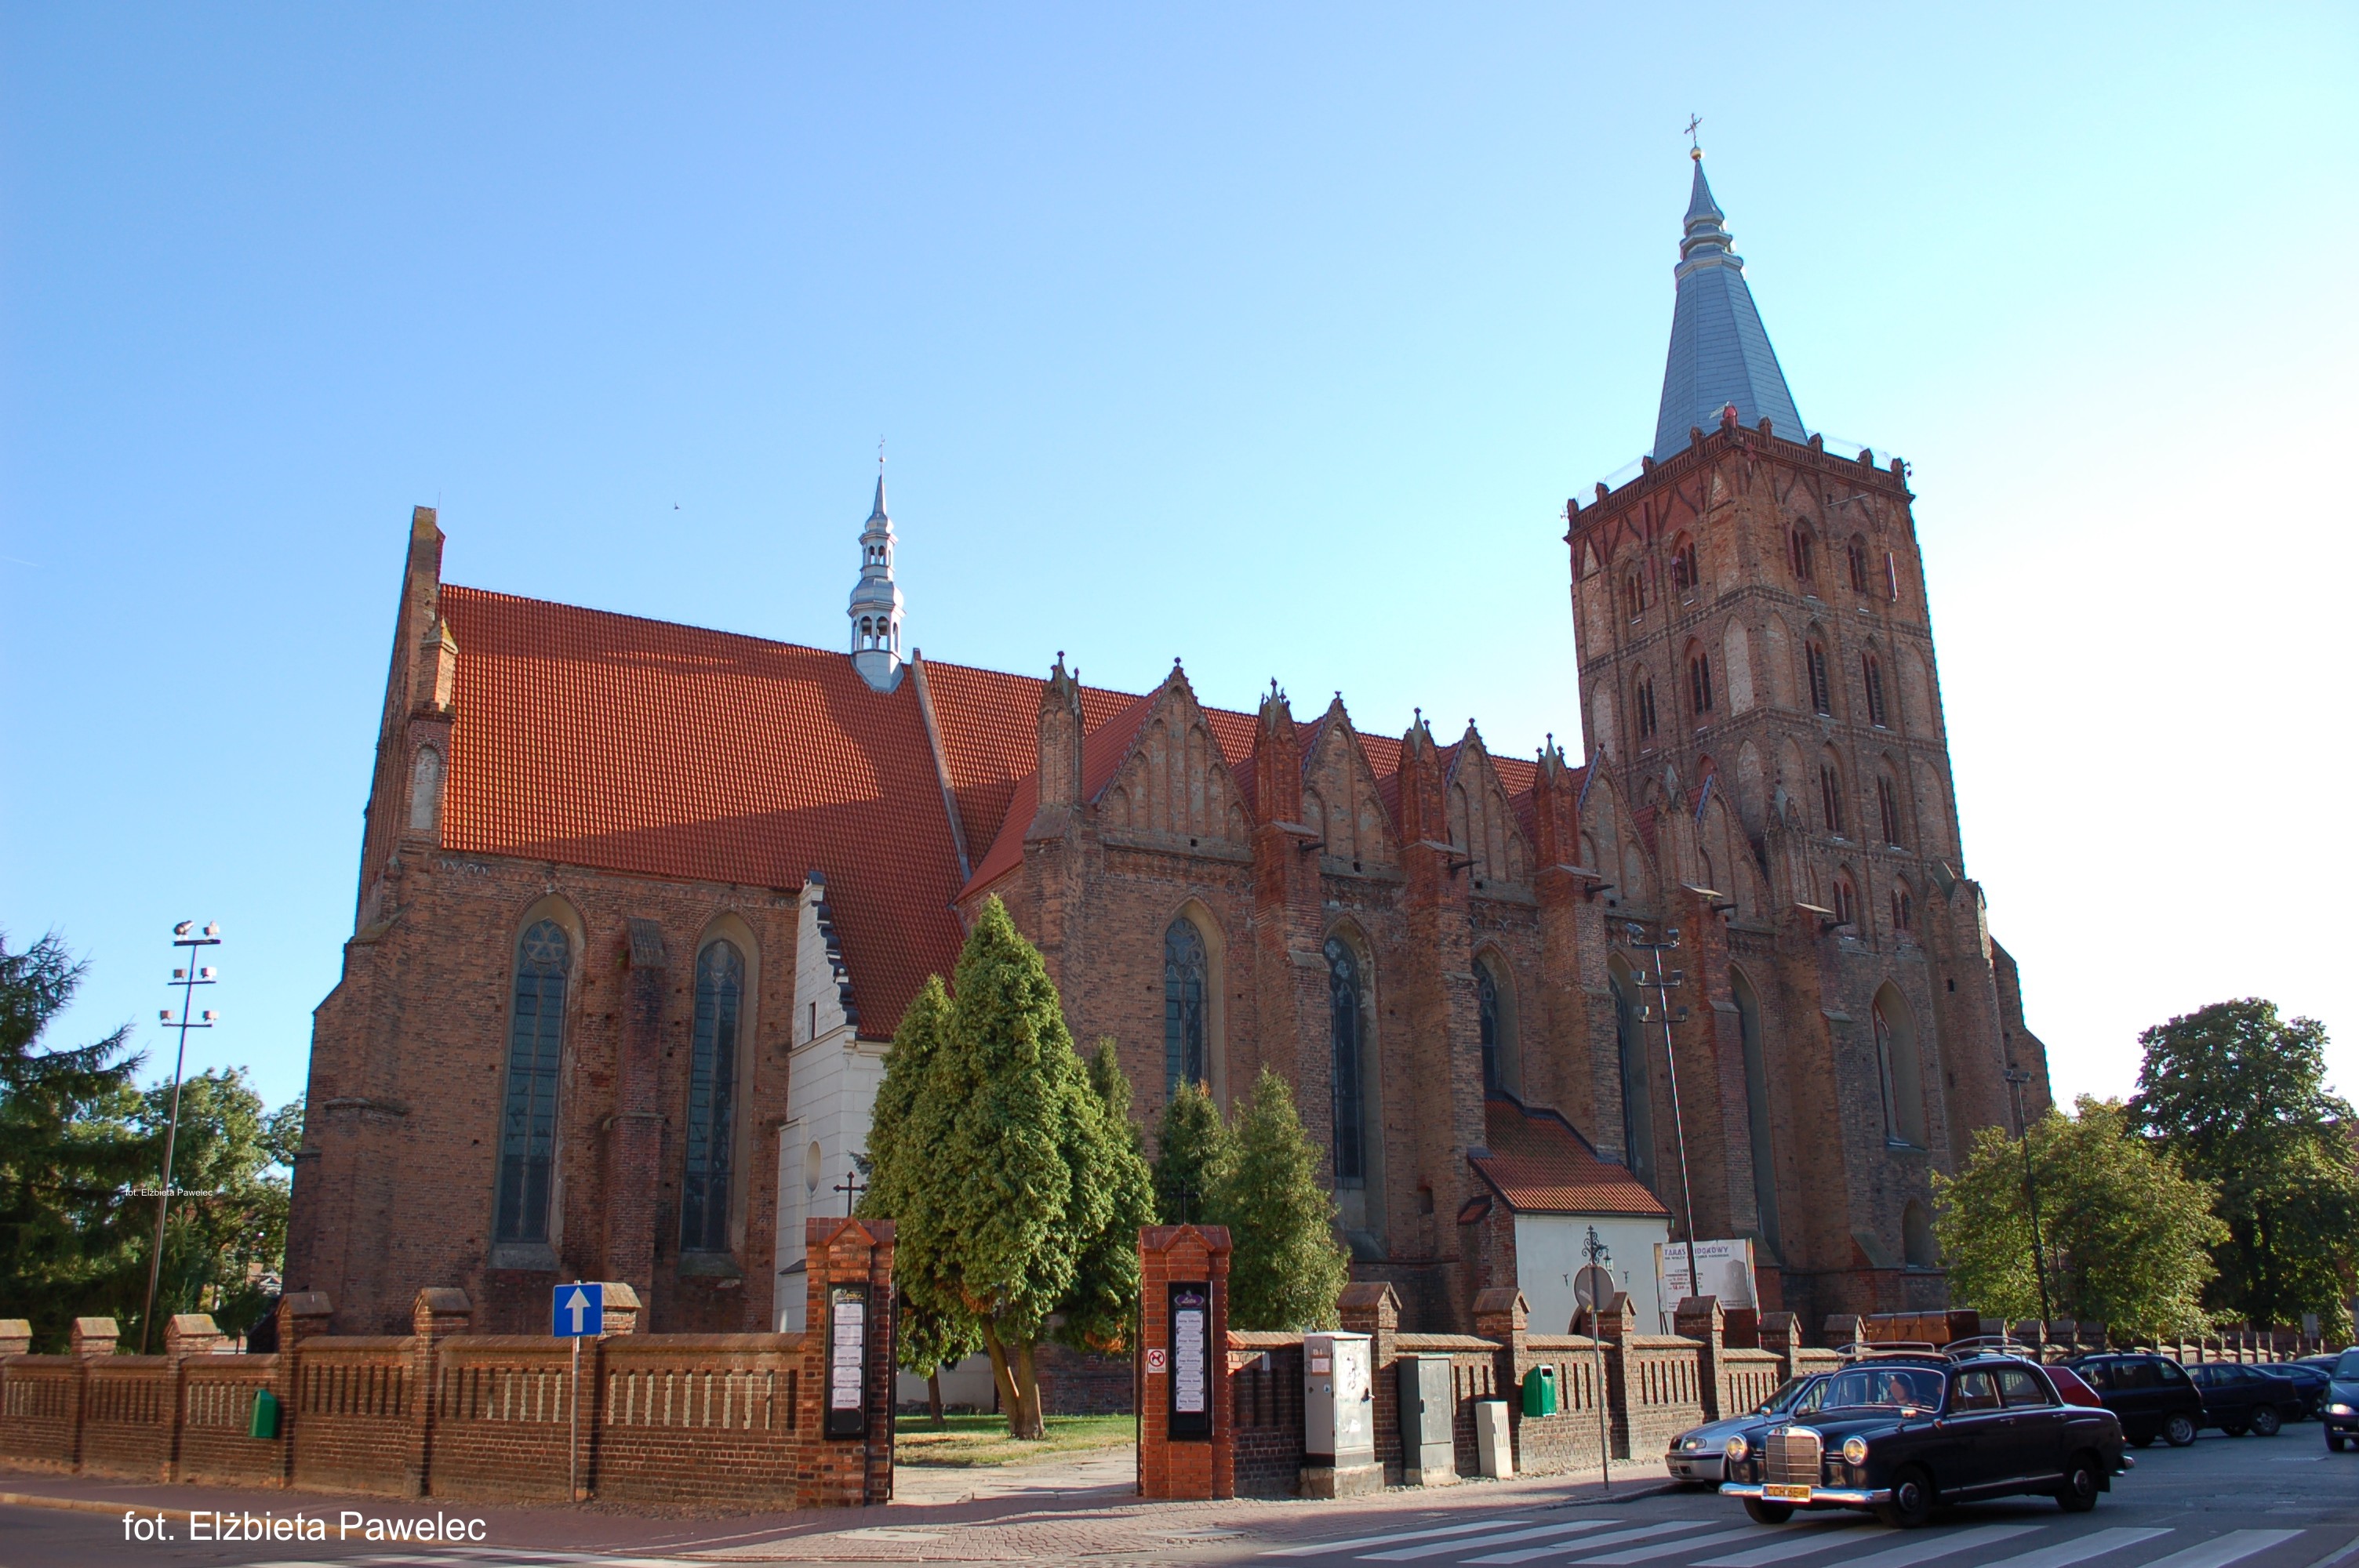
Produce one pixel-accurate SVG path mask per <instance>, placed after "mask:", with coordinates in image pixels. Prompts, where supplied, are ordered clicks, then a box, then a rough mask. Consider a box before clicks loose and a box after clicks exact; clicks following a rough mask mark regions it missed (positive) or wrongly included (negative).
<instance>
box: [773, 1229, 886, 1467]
mask: <svg viewBox="0 0 2359 1568" xmlns="http://www.w3.org/2000/svg"><path fill="white" fill-rule="evenodd" d="M803 1244H804V1247H805V1249H806V1252H805V1256H806V1257H807V1258H808V1259H809V1262H808V1264H807V1270H808V1273H807V1279H808V1283H807V1284H806V1286H805V1289H806V1290H807V1291H808V1292H810V1294H809V1296H808V1298H807V1301H806V1304H805V1308H804V1311H805V1314H806V1315H805V1316H804V1318H803V1321H804V1322H805V1323H806V1324H808V1325H810V1326H809V1327H808V1328H807V1329H805V1330H804V1334H803V1368H804V1371H803V1376H802V1380H801V1388H800V1392H799V1395H798V1397H797V1400H796V1403H797V1405H798V1406H799V1409H798V1410H797V1411H795V1420H796V1422H797V1424H798V1425H799V1426H800V1424H801V1423H802V1422H810V1426H809V1427H808V1428H807V1429H805V1430H809V1431H811V1432H814V1433H818V1437H817V1439H816V1445H817V1450H818V1456H817V1458H816V1459H815V1461H814V1462H813V1463H812V1465H810V1469H809V1471H808V1473H807V1478H806V1479H805V1480H804V1482H803V1486H802V1491H803V1495H802V1496H801V1497H800V1498H798V1499H797V1502H798V1505H799V1506H800V1507H803V1508H857V1507H859V1506H860V1505H862V1504H864V1503H884V1502H890V1501H892V1498H893V1377H894V1371H895V1367H894V1362H895V1359H896V1357H897V1350H896V1348H895V1346H894V1344H893V1222H892V1221H891V1220H889V1219H809V1220H805V1221H804V1222H803ZM855 1332H856V1333H857V1334H858V1335H859V1336H860V1344H859V1348H858V1352H857V1354H856V1357H855V1356H854V1354H853V1351H852V1346H851V1338H850V1336H852V1335H853V1333H855ZM839 1352H841V1353H842V1354H843V1364H842V1366H841V1368H839V1366H838V1364H837V1358H838V1355H839ZM839 1373H841V1374H843V1376H849V1377H853V1378H857V1379H859V1387H860V1394H859V1397H858V1399H857V1400H855V1401H854V1405H853V1408H852V1409H850V1410H845V1409H840V1408H838V1405H837V1401H836V1397H835V1394H836V1390H837V1389H838V1388H839V1387H841V1386H843V1376H839Z"/></svg>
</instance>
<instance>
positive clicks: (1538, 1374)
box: [1524, 1367, 1556, 1415]
mask: <svg viewBox="0 0 2359 1568" xmlns="http://www.w3.org/2000/svg"><path fill="white" fill-rule="evenodd" d="M1524 1413H1525V1414H1526V1415H1554V1414H1556V1368H1553V1367H1535V1368H1532V1369H1531V1370H1530V1371H1528V1372H1527V1373H1525V1374H1524Z"/></svg>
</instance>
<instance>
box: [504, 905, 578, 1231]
mask: <svg viewBox="0 0 2359 1568" xmlns="http://www.w3.org/2000/svg"><path fill="white" fill-rule="evenodd" d="M572 958H573V954H572V949H571V947H569V946H567V945H566V940H565V927H563V926H561V925H558V924H557V922H555V921H554V920H544V921H541V922H539V923H538V924H537V925H534V926H533V928H532V929H531V930H529V931H527V932H526V933H525V934H524V936H523V938H522V940H520V941H518V942H517V944H516V996H515V1005H514V1007H513V1008H512V1009H511V1011H510V1017H509V1022H508V1084H507V1094H506V1098H505V1099H504V1101H503V1102H502V1105H501V1108H500V1173H499V1184H500V1185H499V1212H498V1214H497V1216H496V1217H495V1221H494V1228H493V1232H492V1235H493V1238H494V1239H495V1240H496V1241H546V1240H548V1239H549V1187H550V1182H551V1178H552V1176H553V1174H554V1173H555V1170H556V1164H557V1160H556V1149H557V1069H558V1058H559V1055H560V1053H561V1051H562V1050H563V1047H564V1044H565V978H566V971H567V970H568V969H569V968H571V966H572Z"/></svg>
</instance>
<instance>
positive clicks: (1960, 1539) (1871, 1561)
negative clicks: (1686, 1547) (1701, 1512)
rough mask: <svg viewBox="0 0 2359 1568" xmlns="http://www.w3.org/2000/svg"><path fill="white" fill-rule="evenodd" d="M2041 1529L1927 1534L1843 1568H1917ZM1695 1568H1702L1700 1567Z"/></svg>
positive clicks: (1990, 1527)
mask: <svg viewBox="0 0 2359 1568" xmlns="http://www.w3.org/2000/svg"><path fill="white" fill-rule="evenodd" d="M2042 1528H2044V1527H2042V1526H2040V1525H2036V1524H1986V1525H1980V1526H1977V1527H1976V1528H1974V1529H1973V1530H1944V1531H1927V1532H1926V1533H1924V1534H1921V1535H1919V1536H1918V1537H1917V1538H1916V1539H1915V1540H1913V1541H1908V1542H1906V1543H1905V1544H1903V1545H1899V1546H1895V1547H1891V1548H1889V1549H1887V1550H1886V1551H1883V1552H1870V1553H1869V1554H1868V1555H1866V1556H1865V1557H1847V1558H1845V1559H1843V1568H1917V1564H1919V1563H1930V1562H1932V1561H1933V1560H1934V1559H1936V1558H1939V1557H1949V1556H1952V1555H1954V1554H1956V1553H1958V1552H1971V1551H1973V1549H1974V1548H1976V1547H1978V1546H1995V1545H1997V1544H1998V1543H1999V1542H2000V1541H2010V1540H2012V1539H2014V1538H2015V1537H2016V1536H2018V1535H2029V1534H2030V1533H2031V1532H2032V1531H2033V1530H2039V1529H2042ZM1720 1562H1721V1563H1723V1564H1724V1563H1727V1562H1728V1559H1726V1558H1724V1557H1723V1558H1722V1559H1721V1560H1720ZM1697 1568H1702V1564H1701V1563H1699V1564H1698V1565H1697Z"/></svg>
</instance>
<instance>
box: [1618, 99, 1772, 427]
mask: <svg viewBox="0 0 2359 1568" xmlns="http://www.w3.org/2000/svg"><path fill="white" fill-rule="evenodd" d="M1688 157H1690V159H1692V160H1693V161H1694V163H1695V178H1694V181H1693V183H1691V184H1690V186H1689V188H1688V211H1687V216H1686V217H1685V218H1684V219H1683V220H1682V221H1681V225H1680V227H1681V233H1680V262H1679V265H1678V266H1677V267H1675V268H1674V269H1673V270H1672V274H1671V276H1673V277H1674V278H1676V279H1677V280H1678V286H1679V297H1678V301H1677V303H1676V304H1674V305H1673V307H1672V308H1671V351H1670V355H1669V359H1668V360H1667V361H1666V362H1665V363H1664V366H1663V402H1662V406H1661V409H1660V411H1659V412H1658V414H1657V415H1656V416H1655V449H1654V456H1655V460H1656V461H1658V462H1660V461H1661V460H1664V459H1666V458H1668V457H1669V456H1671V455H1672V454H1673V453H1674V452H1677V451H1679V450H1680V449H1681V448H1683V447H1685V446H1686V445H1687V443H1688V431H1689V430H1690V429H1691V428H1694V427H1701V428H1703V429H1706V430H1710V429H1712V428H1714V427H1717V426H1718V425H1719V423H1720V411H1721V410H1722V409H1723V408H1726V407H1731V406H1734V408H1735V410H1736V417H1737V419H1738V420H1739V422H1741V423H1743V424H1746V425H1753V424H1757V423H1759V422H1760V421H1761V420H1763V419H1767V420H1768V421H1769V422H1770V427H1771V428H1772V429H1773V430H1775V431H1777V433H1778V434H1780V435H1783V436H1787V437H1789V438H1792V439H1795V440H1798V441H1799V440H1800V439H1802V438H1803V429H1802V416H1801V415H1800V414H1799V413H1797V412H1796V411H1795V408H1794V395H1793V393H1792V392H1791V391H1789V390H1788V388H1787V385H1786V373H1785V372H1784V371H1782V370H1780V369H1779V368H1778V365H1777V351H1776V350H1775V349H1772V348H1771V347H1770V346H1769V334H1768V331H1767V330H1766V329H1765V328H1763V326H1762V325H1761V312H1760V310H1759V309H1758V308H1756V307H1755V305H1754V303H1753V290H1752V288H1751V287H1749V286H1747V285H1746V283H1745V260H1744V258H1743V257H1742V256H1739V255H1738V254H1736V253H1735V251H1734V250H1733V249H1732V248H1731V247H1732V246H1733V245H1734V243H1735V242H1734V240H1733V239H1731V238H1730V236H1729V232H1728V230H1727V229H1726V227H1724V224H1725V222H1726V220H1727V214H1726V213H1724V212H1723V211H1721V210H1720V203H1719V202H1717V201H1715V200H1712V185H1711V182H1710V181H1708V180H1706V179H1705V178H1704V177H1703V148H1702V146H1701V145H1699V146H1694V147H1692V148H1690V150H1689V153H1688Z"/></svg>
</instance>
